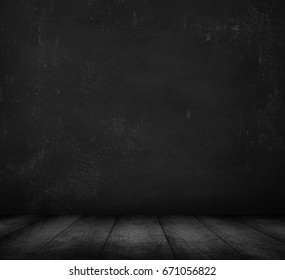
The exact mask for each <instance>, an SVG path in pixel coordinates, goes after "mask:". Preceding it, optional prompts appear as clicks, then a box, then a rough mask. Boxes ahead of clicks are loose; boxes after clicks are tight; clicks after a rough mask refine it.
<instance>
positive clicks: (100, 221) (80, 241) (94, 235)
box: [31, 216, 115, 260]
mask: <svg viewBox="0 0 285 280" xmlns="http://www.w3.org/2000/svg"><path fill="white" fill-rule="evenodd" d="M114 221H115V218H114V217H94V216H93V217H92V216H90V217H82V218H81V219H79V220H78V221H76V222H75V223H74V224H72V225H71V226H70V227H69V228H68V229H67V230H66V231H64V232H63V233H62V234H60V235H58V236H57V237H56V238H54V239H53V240H52V241H50V242H49V243H47V244H46V245H45V246H44V247H42V248H41V249H40V250H39V251H38V252H37V253H36V254H35V255H34V256H32V257H31V258H32V259H65V260H68V259H77V260H80V259H86V260H87V259H89V260H90V259H98V256H99V254H100V252H101V250H102V248H103V246H104V244H105V242H106V240H107V238H108V236H109V233H110V231H111V229H112V226H113V224H114Z"/></svg>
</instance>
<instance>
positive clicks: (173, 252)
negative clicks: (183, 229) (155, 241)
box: [157, 216, 177, 260]
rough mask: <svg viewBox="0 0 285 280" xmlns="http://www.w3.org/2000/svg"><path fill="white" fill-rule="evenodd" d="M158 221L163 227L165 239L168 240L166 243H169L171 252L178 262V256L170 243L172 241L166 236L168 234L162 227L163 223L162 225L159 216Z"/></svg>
mask: <svg viewBox="0 0 285 280" xmlns="http://www.w3.org/2000/svg"><path fill="white" fill-rule="evenodd" d="M157 220H158V223H159V225H160V227H161V230H162V232H163V234H164V236H165V239H166V241H167V243H168V245H169V247H170V250H171V252H172V254H173V256H174V259H175V260H177V255H176V253H175V251H174V249H173V247H172V245H171V243H170V241H169V239H168V236H167V234H166V232H165V230H164V227H163V226H162V223H161V220H160V218H159V216H157Z"/></svg>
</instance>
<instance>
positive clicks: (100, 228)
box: [0, 216, 285, 260]
mask: <svg viewBox="0 0 285 280" xmlns="http://www.w3.org/2000/svg"><path fill="white" fill-rule="evenodd" d="M0 259H210V260H214V259H285V218H284V217H281V216H279V217H216V216H215V217H213V216H119V217H96V216H48V217H41V216H8V217H3V216H2V217H1V218H0Z"/></svg>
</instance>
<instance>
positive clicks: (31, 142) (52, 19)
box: [0, 0, 285, 214]
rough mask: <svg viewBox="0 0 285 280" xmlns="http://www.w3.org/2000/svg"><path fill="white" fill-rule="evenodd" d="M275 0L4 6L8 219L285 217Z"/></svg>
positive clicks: (7, 2) (0, 98) (12, 2)
mask: <svg viewBox="0 0 285 280" xmlns="http://www.w3.org/2000/svg"><path fill="white" fill-rule="evenodd" d="M284 18H285V17H284V9H283V6H282V1H278V0H267V1H260V0H248V1H236V0H231V1H226V0H224V1H219V0H209V1H206V0H188V1H187V0H185V1H184V0H175V1H174V0H171V1H170V0H62V1H60V0H59V1H56V0H46V1H39V0H21V1H20V0H18V1H17V0H4V1H1V16H0V36H1V39H0V40H1V47H0V51H1V53H0V55H1V57H0V59H1V76H0V84H1V86H0V110H1V115H0V129H1V130H0V143H1V150H0V152H1V157H0V162H1V167H0V180H1V182H0V183H1V186H0V210H1V213H5V214H7V213H8V214H10V213H52V214H56V213H93V214H97V213H101V214H109V213H222V214H232V213H240V214H242V213H246V214H248V213H254V214H259V213H275V214H276V213H280V214H281V213H283V214H284V213H285V209H284V208H285V207H284V195H285V187H284V182H285V180H284V179H285V178H284V177H285V175H284V174H285V169H284V167H285V164H284V160H285V157H284V155H285V153H284V152H285V149H284V137H285V113H284V112H285V111H284V109H285V106H284V63H285V59H284V45H285V40H284V36H285V32H284V31H285V28H284V26H285V25H284Z"/></svg>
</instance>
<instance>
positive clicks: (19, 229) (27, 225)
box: [0, 217, 46, 241]
mask: <svg viewBox="0 0 285 280" xmlns="http://www.w3.org/2000/svg"><path fill="white" fill-rule="evenodd" d="M45 218H46V217H42V218H39V219H38V220H35V221H33V222H31V223H29V224H26V225H25V226H23V227H20V228H18V229H16V230H15V231H12V232H9V233H7V234H5V235H3V236H1V237H0V241H1V240H2V239H5V238H8V237H9V236H10V235H13V234H14V233H16V232H18V231H21V230H23V229H25V228H27V227H29V226H31V225H33V224H36V223H38V222H40V221H41V220H43V219H45Z"/></svg>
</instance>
